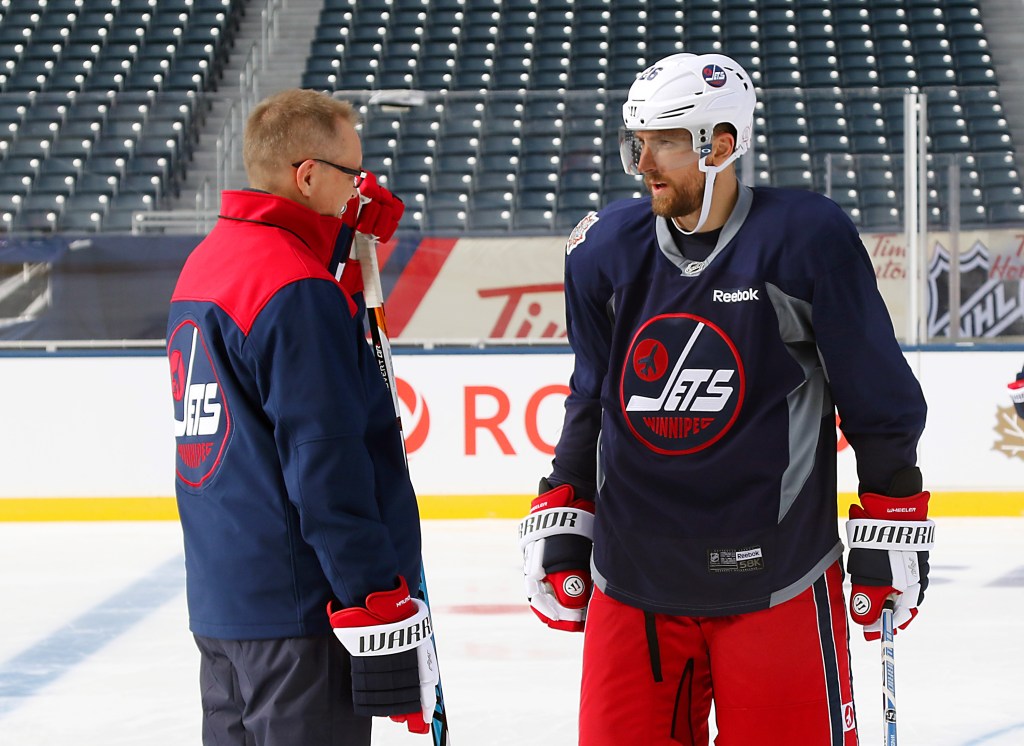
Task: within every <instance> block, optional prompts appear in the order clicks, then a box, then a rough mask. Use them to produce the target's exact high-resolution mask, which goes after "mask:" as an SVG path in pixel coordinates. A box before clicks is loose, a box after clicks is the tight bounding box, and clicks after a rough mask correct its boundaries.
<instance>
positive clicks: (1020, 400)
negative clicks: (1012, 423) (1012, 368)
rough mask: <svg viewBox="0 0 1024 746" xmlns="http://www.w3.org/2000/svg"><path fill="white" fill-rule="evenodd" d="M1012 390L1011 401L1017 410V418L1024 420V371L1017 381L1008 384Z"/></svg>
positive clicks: (1018, 375) (1019, 374)
mask: <svg viewBox="0 0 1024 746" xmlns="http://www.w3.org/2000/svg"><path fill="white" fill-rule="evenodd" d="M1007 388H1008V389H1010V401H1012V402H1013V408H1014V409H1016V410H1017V416H1018V417H1020V418H1021V419H1022V420H1024V370H1022V371H1021V372H1020V373H1018V374H1017V380H1016V381H1014V382H1013V383H1010V384H1007Z"/></svg>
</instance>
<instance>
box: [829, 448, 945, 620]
mask: <svg viewBox="0 0 1024 746" xmlns="http://www.w3.org/2000/svg"><path fill="white" fill-rule="evenodd" d="M898 482H903V483H904V487H906V485H907V484H909V485H911V487H910V489H900V487H899V485H898V484H897V483H898ZM890 491H891V492H893V493H894V494H906V495H907V496H906V497H888V496H886V495H877V494H874V493H871V492H866V493H864V494H862V495H861V496H860V502H861V504H860V505H851V506H850V520H849V521H847V523H846V533H847V536H848V538H849V540H850V558H849V562H848V569H849V571H850V580H851V583H852V586H853V588H852V594H851V596H850V615H851V616H852V618H853V621H855V622H856V623H857V624H860V625H862V626H863V627H864V638H865V639H867V640H877V639H878V638H879V637H881V633H882V625H881V620H880V617H881V614H882V604H883V603H885V600H886V599H887V598H888V597H890V596H893V600H894V604H895V606H894V609H893V612H894V613H893V626H894V627H895V628H897V629H905V628H906V626H907V625H908V624H910V622H911V621H912V620H913V619H914V617H915V616H917V607H918V605H919V604H920V603H921V602H922V601H923V600H924V592H925V589H926V588H927V587H928V552H929V550H931V548H932V543H933V538H934V535H935V524H934V523H933V522H932V521H930V520H928V497H929V493H927V492H922V491H921V473H920V472H919V471H918V470H917V469H916V468H913V469H909V470H905V471H904V472H901V474H900V475H898V477H897V479H895V480H893V488H891V489H890Z"/></svg>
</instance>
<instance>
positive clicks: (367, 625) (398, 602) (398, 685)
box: [327, 578, 438, 733]
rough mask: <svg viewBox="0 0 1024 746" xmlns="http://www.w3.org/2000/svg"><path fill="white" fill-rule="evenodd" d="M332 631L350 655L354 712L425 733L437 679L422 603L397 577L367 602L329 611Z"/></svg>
mask: <svg viewBox="0 0 1024 746" xmlns="http://www.w3.org/2000/svg"><path fill="white" fill-rule="evenodd" d="M327 613H328V615H329V616H330V618H331V627H333V628H334V634H335V635H337V637H338V639H339V640H341V644H342V645H344V646H345V649H346V650H347V651H348V652H349V655H350V656H352V702H353V704H354V706H355V712H356V714H357V715H377V716H387V717H390V718H391V719H392V720H394V721H395V722H398V723H405V724H406V727H408V729H409V731H410V732H411V733H428V732H429V731H430V721H431V720H432V719H433V717H434V705H435V704H436V703H437V695H436V692H435V689H434V687H435V686H436V685H437V682H438V673H437V659H436V658H435V656H434V633H433V627H432V626H431V621H430V611H429V610H428V609H427V605H426V604H425V603H423V602H422V601H420V600H419V599H415V598H411V597H410V596H409V587H408V586H407V585H406V583H405V579H404V578H401V579H400V582H399V585H398V588H396V589H395V590H393V591H381V592H380V593H371V594H370V595H369V596H367V597H366V607H365V608H361V607H358V606H354V607H352V608H348V609H341V610H340V611H334V612H332V611H331V605H330V604H328V605H327Z"/></svg>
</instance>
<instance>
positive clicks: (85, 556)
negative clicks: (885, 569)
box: [0, 518, 1024, 746]
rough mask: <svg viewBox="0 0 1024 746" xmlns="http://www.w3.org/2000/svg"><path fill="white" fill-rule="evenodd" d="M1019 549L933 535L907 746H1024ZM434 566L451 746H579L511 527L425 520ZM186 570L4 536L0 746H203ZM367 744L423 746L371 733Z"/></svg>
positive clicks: (147, 556) (982, 526) (114, 538)
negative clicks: (525, 593) (525, 589)
mask: <svg viewBox="0 0 1024 746" xmlns="http://www.w3.org/2000/svg"><path fill="white" fill-rule="evenodd" d="M1022 544H1024V518H1022V519H1009V518H1002V519H991V518H956V519H941V518H940V519H939V520H938V531H937V534H936V546H937V549H936V550H935V552H933V555H932V561H933V565H932V587H931V588H930V590H929V592H928V597H927V599H926V601H925V604H924V607H923V609H922V613H921V616H919V617H918V619H917V620H916V621H915V622H914V623H913V625H912V626H911V627H910V628H909V629H908V630H907V631H906V632H904V633H900V634H899V635H898V636H897V638H896V664H897V700H898V706H899V717H900V739H901V740H900V742H901V744H904V746H913V745H915V744H916V745H920V746H967V745H970V746H975V745H981V744H984V745H985V746H1010V744H1014V745H1015V746H1020V744H1024V683H1022V676H1021V669H1022V667H1024V559H1022V553H1021V551H1020V550H1021V547H1022ZM424 553H425V560H426V568H427V579H428V582H429V586H430V593H431V601H432V604H433V607H434V621H435V627H436V630H437V636H438V648H439V651H438V652H439V660H440V664H441V676H442V681H443V684H444V690H445V696H446V699H447V702H448V710H449V713H450V721H451V727H452V742H453V744H455V746H501V745H502V744H509V745H511V744H515V745H516V746H522V744H530V745H531V746H571V745H572V744H575V743H576V739H575V731H576V725H575V720H576V707H577V703H578V697H579V691H578V690H579V678H580V675H579V670H580V654H581V649H582V637H581V636H580V635H570V634H566V633H558V632H554V631H551V630H548V629H547V628H546V627H544V626H543V625H541V624H540V623H539V622H538V621H537V620H536V619H535V618H534V616H533V615H532V614H531V613H530V612H529V611H528V609H527V607H526V605H525V603H524V602H523V600H522V582H521V571H520V559H519V556H518V553H517V550H516V540H515V522H514V521H499V520H493V521H475V520H474V521H427V522H425V524H424ZM180 555H181V534H180V529H179V528H178V526H177V524H174V523H160V522H154V523H75V524H72V523H8V524H0V567H2V568H3V570H2V574H0V745H2V746H44V745H45V746H51V745H52V744H61V743H74V744H76V746H129V745H130V746H140V745H142V744H145V745H146V746H188V745H190V744H199V743H200V738H199V719H200V712H199V693H198V681H197V680H198V653H197V651H196V649H195V646H194V644H193V642H192V638H191V636H190V634H189V632H188V629H187V615H186V610H185V597H184V592H183V580H182V577H183V572H182V571H181V569H180V568H181V563H180ZM853 666H854V676H855V679H854V687H855V696H856V706H857V713H858V718H859V721H860V741H861V743H862V744H867V745H870V744H876V743H881V741H882V738H881V724H880V719H881V688H880V686H881V684H880V682H881V667H880V663H879V649H878V645H877V643H867V642H865V641H864V640H863V639H862V638H860V637H859V634H858V636H857V637H855V638H854V640H853ZM623 696H624V697H627V696H629V693H628V692H623ZM373 743H374V744H375V746H402V745H406V744H407V745H408V746H414V745H418V746H426V744H427V743H428V739H426V738H425V737H422V736H412V735H409V734H406V733H404V732H403V731H402V730H401V728H400V726H398V725H395V724H393V723H391V722H390V721H387V720H378V721H376V722H375V726H374V739H373ZM637 746H641V745H639V744H638V745H637Z"/></svg>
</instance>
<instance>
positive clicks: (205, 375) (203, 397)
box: [167, 321, 231, 487]
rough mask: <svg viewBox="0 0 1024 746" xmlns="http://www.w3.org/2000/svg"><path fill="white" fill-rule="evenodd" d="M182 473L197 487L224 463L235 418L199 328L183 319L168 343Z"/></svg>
mask: <svg viewBox="0 0 1024 746" xmlns="http://www.w3.org/2000/svg"><path fill="white" fill-rule="evenodd" d="M167 359H168V362H169V363H170V366H171V370H170V372H171V394H172V397H173V399H174V438H175V440H176V443H177V459H176V470H177V473H178V477H179V478H180V479H181V480H182V481H183V482H184V483H185V484H188V485H190V486H192V487H199V486H200V485H202V484H203V482H205V481H206V480H207V479H208V478H209V477H210V476H212V475H213V473H214V471H215V470H216V468H217V465H218V464H219V463H220V459H221V456H222V455H223V451H224V446H225V444H226V443H227V436H228V432H229V431H230V429H231V418H230V416H229V413H228V406H227V401H226V400H225V399H224V391H223V389H222V387H221V385H220V381H219V380H218V378H217V373H216V371H215V370H214V368H213V362H212V360H211V358H210V354H209V352H207V350H206V345H205V343H204V342H203V337H202V334H201V333H200V331H199V327H197V326H196V325H195V323H194V322H192V321H185V322H183V323H181V324H180V325H179V326H178V328H177V329H175V330H174V332H173V333H172V334H171V337H170V339H169V340H168V342H167Z"/></svg>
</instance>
